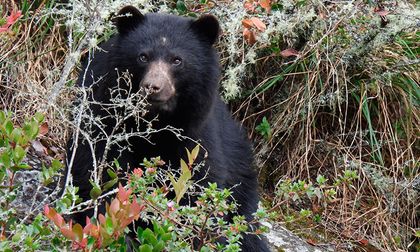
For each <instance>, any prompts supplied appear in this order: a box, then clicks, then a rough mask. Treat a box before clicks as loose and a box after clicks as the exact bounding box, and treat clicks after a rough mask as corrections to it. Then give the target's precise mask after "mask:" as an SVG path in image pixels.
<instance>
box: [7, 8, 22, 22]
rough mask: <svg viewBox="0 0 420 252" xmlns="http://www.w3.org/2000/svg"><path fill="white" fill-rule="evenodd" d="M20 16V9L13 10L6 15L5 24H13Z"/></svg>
mask: <svg viewBox="0 0 420 252" xmlns="http://www.w3.org/2000/svg"><path fill="white" fill-rule="evenodd" d="M20 16H22V12H21V11H17V12H14V11H13V12H12V14H10V16H8V17H7V19H6V24H8V25H12V24H14V23H15V22H16V21H17V20H18V19H19V18H20Z"/></svg>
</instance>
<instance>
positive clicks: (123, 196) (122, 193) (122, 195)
mask: <svg viewBox="0 0 420 252" xmlns="http://www.w3.org/2000/svg"><path fill="white" fill-rule="evenodd" d="M130 194H131V189H128V190H125V188H124V187H123V186H122V185H121V183H120V184H119V186H118V193H117V198H118V199H119V200H120V201H121V202H124V201H126V200H128V196H130Z"/></svg>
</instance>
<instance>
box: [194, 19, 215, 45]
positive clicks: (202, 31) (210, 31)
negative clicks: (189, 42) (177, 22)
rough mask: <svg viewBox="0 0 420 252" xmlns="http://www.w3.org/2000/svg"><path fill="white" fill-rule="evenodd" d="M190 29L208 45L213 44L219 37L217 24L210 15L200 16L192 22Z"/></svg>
mask: <svg viewBox="0 0 420 252" xmlns="http://www.w3.org/2000/svg"><path fill="white" fill-rule="evenodd" d="M191 28H192V30H194V31H195V32H196V33H198V34H199V35H200V36H202V37H203V38H204V39H205V40H207V41H208V42H209V43H210V44H214V42H216V39H217V37H218V36H219V30H220V28H219V22H218V21H217V19H216V18H215V17H214V16H212V15H203V16H201V17H200V18H198V19H197V20H195V21H194V22H192V24H191Z"/></svg>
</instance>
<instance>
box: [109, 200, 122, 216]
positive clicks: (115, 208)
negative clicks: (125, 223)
mask: <svg viewBox="0 0 420 252" xmlns="http://www.w3.org/2000/svg"><path fill="white" fill-rule="evenodd" d="M118 210H120V201H119V200H118V199H113V200H112V202H111V205H110V206H109V212H110V214H113V215H114V214H115V213H117V212H118Z"/></svg>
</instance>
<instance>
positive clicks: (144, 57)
mask: <svg viewBox="0 0 420 252" xmlns="http://www.w3.org/2000/svg"><path fill="white" fill-rule="evenodd" d="M139 60H140V61H141V62H143V63H147V62H148V61H149V58H148V57H147V55H146V54H144V53H142V54H140V56H139Z"/></svg>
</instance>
